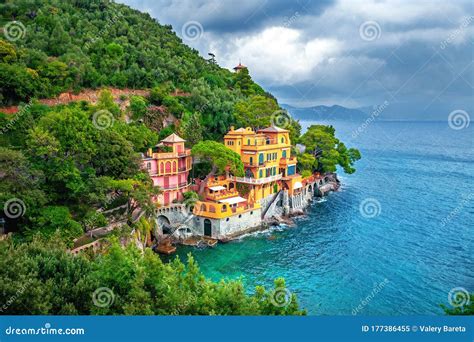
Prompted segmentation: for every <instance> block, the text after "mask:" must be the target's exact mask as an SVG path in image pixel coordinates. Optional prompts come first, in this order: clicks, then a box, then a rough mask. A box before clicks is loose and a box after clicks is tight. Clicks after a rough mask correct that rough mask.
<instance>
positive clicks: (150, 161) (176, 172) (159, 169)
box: [143, 133, 192, 205]
mask: <svg viewBox="0 0 474 342" xmlns="http://www.w3.org/2000/svg"><path fill="white" fill-rule="evenodd" d="M184 142H185V140H184V139H182V138H181V137H179V136H178V135H176V134H174V133H173V134H171V135H170V136H168V137H166V138H165V139H163V140H161V142H160V143H159V144H158V145H156V146H155V148H154V149H153V150H152V149H151V148H150V149H148V152H147V153H146V155H145V157H144V158H143V167H144V168H146V170H148V173H149V174H150V176H151V178H152V179H153V184H154V185H155V186H159V187H160V188H161V189H162V190H163V193H162V194H160V195H159V196H156V197H154V198H153V201H154V202H157V203H159V204H161V205H169V204H170V203H172V202H173V201H175V200H176V201H181V200H182V199H183V193H184V192H186V191H188V189H189V184H188V175H189V171H190V170H191V167H192V157H191V150H190V149H189V148H185V147H184Z"/></svg>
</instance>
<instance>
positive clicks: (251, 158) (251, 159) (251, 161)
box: [250, 157, 253, 165]
mask: <svg viewBox="0 0 474 342" xmlns="http://www.w3.org/2000/svg"><path fill="white" fill-rule="evenodd" d="M252 164H253V157H250V165H252Z"/></svg>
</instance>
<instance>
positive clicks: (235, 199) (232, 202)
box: [219, 196, 247, 204]
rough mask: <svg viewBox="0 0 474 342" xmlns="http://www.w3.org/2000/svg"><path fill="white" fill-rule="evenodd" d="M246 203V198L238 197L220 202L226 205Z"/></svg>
mask: <svg viewBox="0 0 474 342" xmlns="http://www.w3.org/2000/svg"><path fill="white" fill-rule="evenodd" d="M245 201H247V200H246V199H245V198H243V197H240V196H236V197H230V198H224V199H222V200H220V201H219V202H220V203H226V204H237V203H241V202H245Z"/></svg>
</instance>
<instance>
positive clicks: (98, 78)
mask: <svg viewBox="0 0 474 342" xmlns="http://www.w3.org/2000/svg"><path fill="white" fill-rule="evenodd" d="M0 6H1V7H0V8H1V13H2V16H1V17H2V26H4V25H5V24H6V23H8V22H10V21H18V22H20V23H21V24H22V25H23V26H24V28H25V30H24V32H22V33H24V34H21V33H17V35H15V34H11V35H12V36H14V39H5V40H3V41H0V58H1V59H0V62H1V63H0V82H1V84H2V89H1V95H0V102H1V103H2V104H4V105H7V104H15V103H18V102H19V101H27V100H28V99H30V98H32V97H33V98H44V97H54V96H57V95H58V94H59V93H61V92H63V91H75V92H77V91H79V90H81V89H83V88H98V87H102V86H112V87H118V88H123V87H129V88H136V89H141V88H153V87H158V88H157V89H156V92H155V94H158V96H155V97H153V98H152V99H151V101H150V102H151V103H154V104H157V105H164V106H166V107H167V108H168V109H169V111H170V112H171V113H172V114H174V115H175V116H177V117H178V119H183V121H185V122H187V121H191V117H192V113H194V112H198V114H197V115H198V117H197V120H199V122H200V123H201V124H202V126H203V127H204V128H205V129H203V130H202V132H203V134H204V137H205V138H212V139H220V138H221V137H222V135H223V134H224V133H225V132H226V130H227V129H228V127H229V126H230V125H231V124H239V122H236V120H235V119H234V115H233V113H234V105H235V104H236V103H237V102H239V101H244V102H245V101H246V100H248V99H250V98H251V97H252V96H253V95H264V96H268V97H270V98H271V99H272V101H274V99H273V98H272V97H271V95H269V94H266V93H265V92H264V91H263V89H262V88H261V87H260V86H258V85H257V84H255V83H254V82H253V81H252V80H251V78H250V76H249V75H248V73H245V72H244V73H241V74H240V75H235V74H233V73H231V72H230V71H228V70H226V69H223V68H220V67H219V66H218V65H216V64H215V63H213V62H212V61H208V60H206V59H204V58H202V57H200V56H199V54H198V52H197V51H196V50H194V49H191V48H190V47H188V46H186V45H185V44H183V42H182V41H181V39H180V38H179V37H177V36H176V34H175V33H174V32H173V31H172V28H171V26H169V25H165V26H163V25H160V24H159V23H157V22H156V21H155V20H154V19H152V18H151V17H150V16H149V15H148V14H144V13H140V12H138V11H136V10H133V9H131V8H129V7H127V6H125V5H120V4H115V3H111V2H108V1H97V0H96V1H78V0H76V1H39V0H37V1H34V0H33V1H31V0H15V1H7V2H6V3H5V4H2V5H0ZM20 31H21V28H20ZM5 37H7V36H6V35H4V37H2V38H5ZM7 38H8V37H7ZM16 38H18V39H16ZM174 88H179V89H180V90H182V91H184V92H187V93H188V94H189V95H190V96H185V97H178V98H170V97H169V96H168V97H167V96H166V95H167V94H168V93H169V92H170V91H172V90H173V89H174ZM270 114H271V112H270V113H268V115H270ZM184 126H185V125H184Z"/></svg>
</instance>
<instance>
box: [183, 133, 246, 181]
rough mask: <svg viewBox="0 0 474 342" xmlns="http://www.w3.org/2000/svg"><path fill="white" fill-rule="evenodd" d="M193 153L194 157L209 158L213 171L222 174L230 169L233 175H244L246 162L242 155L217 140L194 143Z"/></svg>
mask: <svg viewBox="0 0 474 342" xmlns="http://www.w3.org/2000/svg"><path fill="white" fill-rule="evenodd" d="M191 153H192V155H193V156H194V157H197V158H199V159H204V160H208V161H209V162H211V164H212V165H213V167H214V168H213V170H212V171H211V172H212V173H214V172H218V173H220V174H223V173H225V172H226V171H230V172H231V173H232V174H233V175H235V176H238V177H241V176H243V175H244V164H243V163H242V160H241V159H240V155H239V154H238V153H236V152H234V151H232V150H231V149H230V148H228V147H226V146H225V145H223V144H221V143H218V142H216V141H211V140H205V141H201V142H199V143H198V144H196V145H194V146H193V148H192V150H191Z"/></svg>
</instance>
